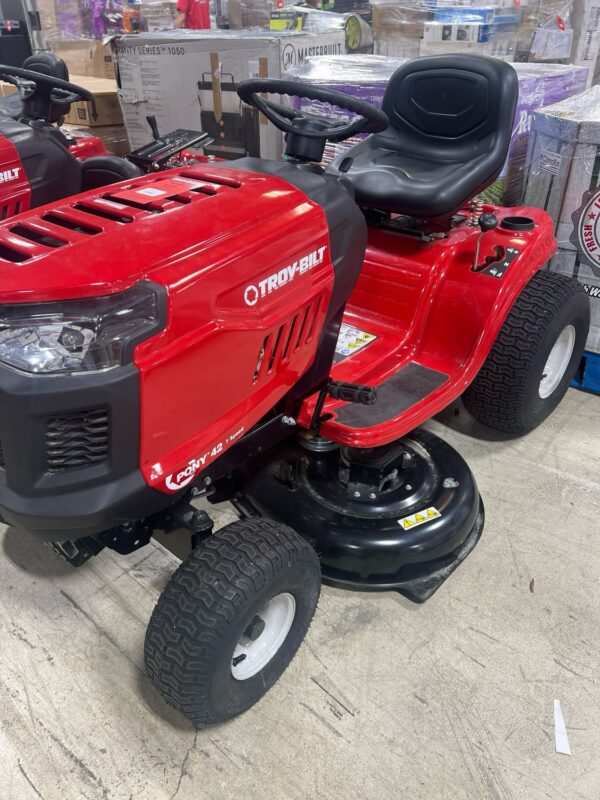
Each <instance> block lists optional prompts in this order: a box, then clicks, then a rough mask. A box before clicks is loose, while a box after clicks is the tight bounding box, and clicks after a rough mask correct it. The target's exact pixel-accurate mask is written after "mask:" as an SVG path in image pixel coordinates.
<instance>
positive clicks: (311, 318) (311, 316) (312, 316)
mask: <svg viewBox="0 0 600 800" xmlns="http://www.w3.org/2000/svg"><path fill="white" fill-rule="evenodd" d="M321 300H322V298H321V297H317V302H316V303H315V304H314V307H312V308H310V309H309V312H308V316H307V325H306V337H305V338H304V344H308V342H310V340H311V339H312V335H313V333H314V330H315V322H316V321H317V316H318V314H319V308H320V306H321ZM302 335H303V336H304V333H303V334H302Z"/></svg>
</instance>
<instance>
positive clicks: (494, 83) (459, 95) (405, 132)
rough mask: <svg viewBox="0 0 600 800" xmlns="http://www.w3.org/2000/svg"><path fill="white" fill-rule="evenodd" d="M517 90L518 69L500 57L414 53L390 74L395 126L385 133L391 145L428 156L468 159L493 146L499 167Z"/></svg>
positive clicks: (388, 101) (389, 103)
mask: <svg viewBox="0 0 600 800" xmlns="http://www.w3.org/2000/svg"><path fill="white" fill-rule="evenodd" d="M518 93H519V85H518V81H517V75H516V72H515V70H514V69H513V68H512V67H511V66H510V65H509V64H507V63H505V62H504V61H499V60H497V59H495V58H487V57H484V56H473V55H448V56H446V55H441V56H430V57H425V58H418V59H414V60H412V61H409V62H408V63H406V64H405V65H403V66H402V67H400V68H399V69H398V70H396V72H395V73H394V74H393V75H392V77H391V78H390V81H389V83H388V85H387V88H386V90H385V94H384V97H383V104H382V109H383V111H385V113H386V114H387V115H388V117H389V120H390V128H388V130H387V131H386V132H384V133H383V134H380V137H381V139H382V140H385V146H387V147H391V148H392V149H395V150H399V151H401V152H404V153H408V154H410V155H411V156H413V157H416V158H419V157H421V158H423V159H426V160H429V161H438V162H440V161H441V162H454V161H467V160H471V159H473V158H477V157H478V156H480V155H485V154H489V153H490V151H494V154H495V155H496V156H497V159H498V168H500V166H501V165H502V164H503V163H504V160H505V158H506V155H507V152H508V147H509V144H510V137H511V133H512V126H513V119H514V114H515V108H516V103H517V98H518ZM382 143H383V142H382Z"/></svg>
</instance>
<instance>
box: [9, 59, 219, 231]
mask: <svg viewBox="0 0 600 800" xmlns="http://www.w3.org/2000/svg"><path fill="white" fill-rule="evenodd" d="M0 80H2V81H6V82H8V83H12V84H13V85H14V86H15V87H16V88H17V92H15V93H14V94H12V95H9V96H8V97H6V98H4V99H3V100H1V101H0V219H1V220H4V219H7V218H8V217H12V216H14V215H15V214H19V213H21V212H22V211H26V210H27V209H29V208H33V207H36V206H41V205H45V204H46V203H51V202H53V201H55V200H59V199H61V198H63V197H68V196H70V195H73V194H78V193H79V192H82V191H86V190H87V189H96V188H99V187H100V186H107V185H109V184H111V183H116V182H118V181H122V180H128V179H129V180H130V179H132V178H137V177H139V176H140V175H143V174H144V173H148V172H152V173H154V172H157V171H159V170H163V169H166V168H168V167H170V166H173V165H175V164H177V165H180V164H186V163H194V162H197V161H207V160H208V159H206V158H205V157H204V156H198V154H197V153H196V152H195V150H194V149H193V148H195V149H198V148H200V147H202V146H204V145H207V144H210V142H211V141H212V139H210V137H208V136H207V135H206V134H204V133H201V132H200V131H190V130H183V129H177V130H175V131H171V132H170V133H169V134H167V135H166V136H163V137H161V136H160V135H159V132H158V129H157V126H156V119H155V118H154V117H148V124H149V126H150V130H151V131H152V134H153V137H154V138H153V140H152V141H151V142H149V143H148V144H147V145H144V147H141V148H139V149H138V150H135V151H134V152H132V153H130V154H129V155H128V156H127V157H126V158H118V157H117V156H115V155H112V154H111V153H109V152H108V151H107V149H106V147H105V146H104V143H103V141H102V139H100V137H99V136H94V135H92V134H90V133H88V132H87V131H78V130H77V129H76V128H70V129H68V131H67V130H63V129H61V125H62V122H63V119H64V117H65V115H66V114H67V113H68V112H69V109H70V107H71V104H72V103H76V102H78V101H80V100H87V101H88V102H89V103H90V104H91V105H92V113H95V103H94V96H93V95H92V94H91V93H90V92H88V90H87V89H84V88H83V87H81V86H77V84H74V83H70V82H69V71H68V69H67V66H66V64H65V63H64V61H63V60H62V59H60V58H58V57H57V56H54V55H52V54H50V53H38V54H37V55H33V56H30V57H29V58H27V59H26V60H25V62H24V66H23V69H20V68H17V67H9V66H3V65H0Z"/></svg>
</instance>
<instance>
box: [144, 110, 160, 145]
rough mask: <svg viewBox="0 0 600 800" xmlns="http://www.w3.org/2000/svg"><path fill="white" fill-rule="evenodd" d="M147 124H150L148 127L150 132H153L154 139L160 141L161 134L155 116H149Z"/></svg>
mask: <svg viewBox="0 0 600 800" xmlns="http://www.w3.org/2000/svg"><path fill="white" fill-rule="evenodd" d="M146 122H147V123H148V125H149V126H150V130H151V131H152V138H153V139H160V133H159V132H158V125H157V122H156V117H155V116H154V114H149V115H148V116H147V117H146Z"/></svg>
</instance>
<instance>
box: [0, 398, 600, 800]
mask: <svg viewBox="0 0 600 800" xmlns="http://www.w3.org/2000/svg"><path fill="white" fill-rule="evenodd" d="M445 417H446V419H445V421H446V422H449V423H450V425H451V426H452V429H449V428H448V427H447V426H446V425H445V424H443V422H444V421H435V422H433V423H432V425H431V427H432V428H433V429H434V430H435V431H436V432H438V433H441V434H442V435H443V436H444V437H446V438H447V439H448V440H449V441H450V442H451V443H452V444H454V445H455V446H456V447H457V448H458V449H459V450H460V451H461V452H462V454H463V455H464V456H465V457H466V458H467V460H468V461H469V463H470V464H471V466H472V468H473V471H474V473H475V475H476V477H477V480H478V482H479V485H480V488H481V492H482V495H483V497H484V499H485V503H486V510H487V525H486V529H485V532H484V536H483V538H482V540H481V542H480V544H479V546H478V547H477V548H476V550H475V551H474V553H473V554H472V555H471V556H470V557H469V559H468V560H467V561H466V562H465V563H464V564H463V565H462V566H461V568H460V569H459V570H458V572H456V573H455V574H454V575H453V576H452V577H451V579H450V580H449V582H448V583H447V584H446V585H445V586H444V587H443V588H442V589H441V590H440V592H439V593H438V594H437V595H435V596H434V597H433V598H432V599H431V600H430V601H429V602H428V603H426V604H425V605H423V606H414V605H411V604H410V603H409V602H408V601H406V600H405V599H403V598H402V597H401V596H399V595H397V594H394V593H391V592H390V593H385V594H378V595H368V594H355V593H345V592H343V591H339V590H333V589H328V588H325V589H324V590H323V593H322V596H321V601H320V604H319V609H318V611H317V614H316V617H315V621H314V623H313V626H312V628H311V630H310V632H309V635H308V638H307V641H306V643H305V644H304V646H303V647H302V649H301V650H300V652H299V654H298V656H297V657H296V659H295V661H294V663H293V664H292V666H291V667H290V669H289V670H288V671H287V672H286V673H285V675H284V676H283V678H282V679H281V681H280V682H279V684H278V685H277V686H276V687H275V688H274V689H273V690H272V691H271V692H270V694H269V695H267V697H266V698H265V699H264V700H263V701H262V702H261V703H260V704H259V705H258V706H255V707H254V708H253V709H252V710H250V711H249V712H248V713H246V714H245V715H244V716H242V717H240V718H238V719H237V720H234V721H232V722H230V723H227V724H226V725H222V726H219V727H214V728H210V729H205V730H200V731H197V732H196V731H194V730H193V729H192V727H191V726H190V725H189V724H188V723H186V721H185V720H183V719H181V718H180V717H179V716H178V715H177V714H175V713H174V712H171V711H170V710H169V709H168V708H167V707H166V706H164V705H163V703H162V702H161V700H160V699H159V698H158V697H157V696H156V694H155V693H154V691H153V689H152V687H151V686H150V684H149V683H148V681H147V679H146V678H145V676H144V673H143V668H142V645H143V637H144V629H145V626H146V622H147V620H148V617H149V616H150V613H151V610H152V607H153V605H154V602H155V600H156V597H157V595H158V593H159V591H160V589H161V587H162V586H163V585H164V583H165V581H166V580H167V578H168V576H169V574H170V572H171V571H172V569H173V567H174V566H175V564H176V560H175V558H174V557H173V556H172V555H171V554H169V553H168V552H167V551H165V550H164V549H163V548H162V547H161V546H160V545H157V544H153V545H150V546H148V547H147V548H146V549H144V550H142V551H138V552H137V553H134V554H133V555H131V556H129V557H125V558H123V557H120V556H117V555H115V554H110V553H108V552H105V553H103V554H102V555H101V556H100V557H98V558H97V559H95V560H94V561H93V562H90V563H89V564H88V565H87V566H86V567H84V568H83V569H81V570H79V571H73V570H71V569H70V567H68V565H66V564H63V563H61V562H60V561H59V560H57V559H56V558H55V557H54V555H53V554H52V553H51V552H50V551H48V550H47V549H46V548H44V547H42V546H39V545H37V544H36V543H35V542H34V541H33V540H31V539H30V538H29V537H28V536H26V535H24V534H21V533H17V532H16V531H14V530H8V531H6V532H2V534H0V536H1V540H2V541H1V548H0V549H1V551H2V552H1V554H0V586H1V589H0V648H1V649H0V800H36V798H37V800H39V799H40V798H42V799H43V800H82V799H83V798H89V800H96V798H98V800H163V798H164V800H167V798H169V799H170V800H174V799H175V798H177V800H192V799H193V800H198V798H202V800H213V798H214V800H227V799H229V798H236V800H237V799H238V798H243V800H254V798H264V797H268V798H274V800H317V799H320V798H328V799H332V800H337V799H338V798H339V799H340V800H371V798H373V800H374V799H375V798H377V800H386V799H387V798H390V800H399V798H411V800H414V799H415V798H416V799H418V800H420V798H423V800H442V799H443V800H479V799H480V798H482V799H483V798H485V800H488V798H490V800H517V798H527V800H541V798H551V800H559V799H560V800H562V798H564V799H565V800H598V798H600V755H599V753H600V638H599V636H598V631H599V629H600V591H599V578H600V547H599V543H598V534H599V524H598V519H599V516H600V491H599V490H600V477H599V476H600V433H599V431H600V399H599V398H597V397H594V396H590V395H586V394H582V393H579V392H576V391H573V390H571V391H570V392H569V395H568V397H567V398H566V400H565V402H564V403H563V404H562V405H561V407H560V408H559V409H558V411H557V412H556V413H555V414H554V415H553V416H552V418H551V419H550V420H549V421H548V422H547V423H546V424H544V425H543V426H542V427H541V428H540V429H539V430H537V431H535V432H534V433H533V434H531V435H529V436H528V437H526V438H524V439H522V440H520V441H495V442H493V443H490V442H488V441H485V440H482V439H477V438H473V437H470V436H467V435H466V434H465V433H462V432H461V428H463V427H465V426H468V420H467V418H466V416H465V414H464V412H463V413H461V414H460V415H459V416H453V414H452V412H447V413H446V414H445ZM555 698H557V699H559V700H560V701H561V703H562V708H563V713H564V717H565V722H566V725H567V729H568V734H569V739H570V744H571V748H572V753H573V755H572V756H570V757H569V756H565V755H559V754H557V753H555V751H554V722H553V700H554V699H555Z"/></svg>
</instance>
